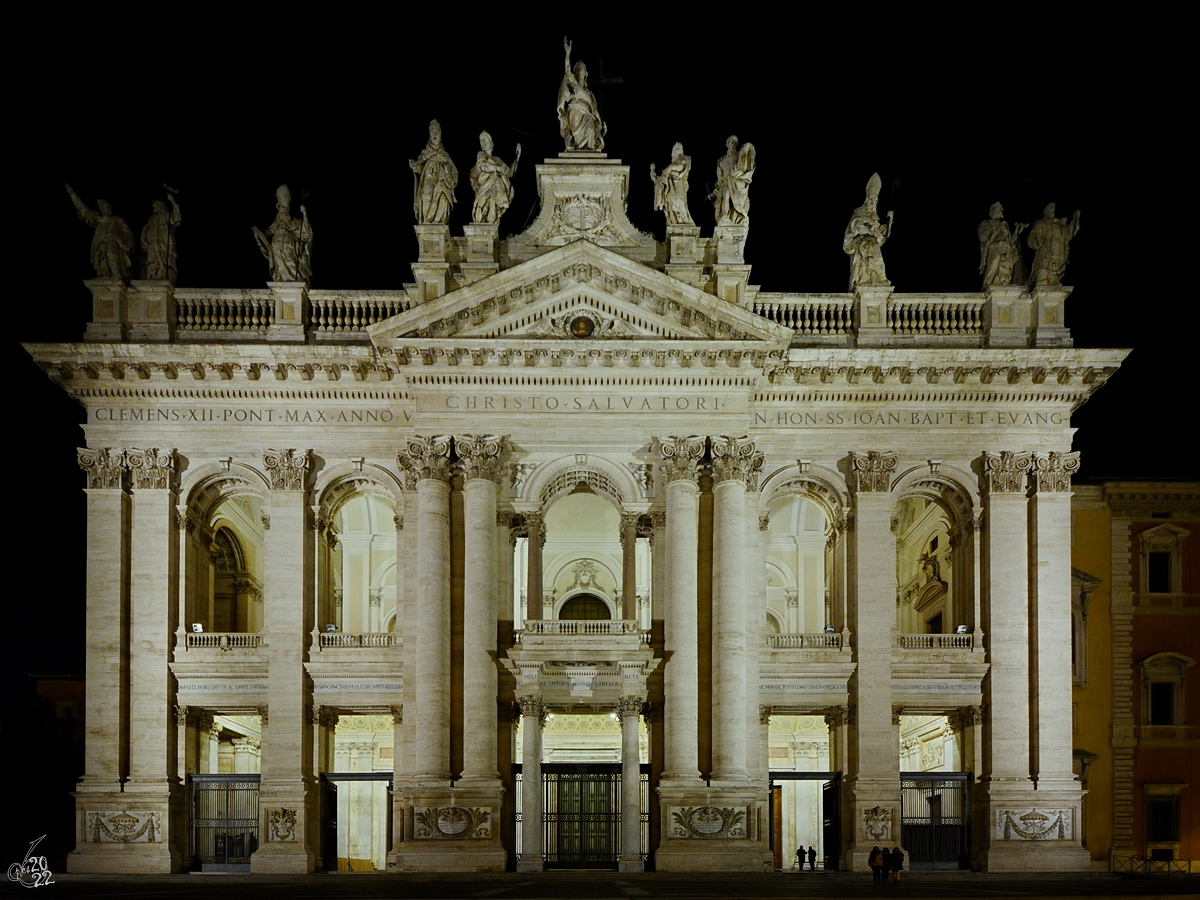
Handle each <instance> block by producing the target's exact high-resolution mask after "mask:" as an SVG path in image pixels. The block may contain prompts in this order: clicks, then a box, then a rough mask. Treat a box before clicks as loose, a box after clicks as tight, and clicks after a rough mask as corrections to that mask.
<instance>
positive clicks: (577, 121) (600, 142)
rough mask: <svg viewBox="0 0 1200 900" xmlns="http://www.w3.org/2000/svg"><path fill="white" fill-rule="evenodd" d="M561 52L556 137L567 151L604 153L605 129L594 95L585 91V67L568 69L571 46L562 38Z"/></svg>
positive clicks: (580, 65)
mask: <svg viewBox="0 0 1200 900" xmlns="http://www.w3.org/2000/svg"><path fill="white" fill-rule="evenodd" d="M563 50H564V51H566V60H565V62H564V63H563V69H564V71H563V80H562V83H561V84H559V86H558V133H559V134H561V135H562V137H563V140H565V141H566V142H567V149H568V150H596V151H600V150H603V149H604V134H605V132H607V131H608V126H607V125H605V124H604V123H603V122H601V121H600V110H599V108H598V107H597V106H596V95H595V94H593V93H592V92H591V91H590V90H589V89H588V74H587V66H585V65H584V64H583V62H582V60H581V61H579V62H577V63H575V68H574V70H572V69H571V42H570V41H569V40H568V39H567V38H563Z"/></svg>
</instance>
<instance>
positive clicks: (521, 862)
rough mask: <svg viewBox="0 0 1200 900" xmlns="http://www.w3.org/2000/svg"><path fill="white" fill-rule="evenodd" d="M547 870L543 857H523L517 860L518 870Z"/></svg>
mask: <svg viewBox="0 0 1200 900" xmlns="http://www.w3.org/2000/svg"><path fill="white" fill-rule="evenodd" d="M545 870H546V861H545V860H544V859H543V858H542V857H540V856H539V857H537V858H536V859H528V858H526V857H524V856H523V857H521V858H520V859H518V860H517V871H518V872H544V871H545Z"/></svg>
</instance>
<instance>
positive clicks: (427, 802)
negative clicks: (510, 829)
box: [388, 778, 541, 873]
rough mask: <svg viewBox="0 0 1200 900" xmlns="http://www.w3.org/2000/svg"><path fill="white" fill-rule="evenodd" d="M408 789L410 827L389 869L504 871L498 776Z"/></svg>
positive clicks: (505, 859)
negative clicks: (451, 784)
mask: <svg viewBox="0 0 1200 900" xmlns="http://www.w3.org/2000/svg"><path fill="white" fill-rule="evenodd" d="M404 793H405V797H404V809H403V817H404V824H405V828H404V829H403V833H402V834H401V839H400V840H399V841H398V842H397V844H396V846H395V847H394V848H393V849H392V851H391V852H390V853H388V871H389V872H397V873H400V872H450V871H453V872H503V871H505V869H506V868H507V866H508V852H507V851H506V850H505V849H504V846H503V844H501V842H500V824H501V822H500V819H501V816H502V815H503V808H504V807H503V803H504V785H503V784H502V783H501V782H500V779H499V778H495V779H492V778H478V779H472V781H471V783H468V784H464V783H463V782H462V781H460V782H458V783H457V784H455V785H454V786H453V787H451V786H449V785H438V786H433V785H415V784H414V785H409V786H408V787H407V788H405V791H404ZM397 830H398V831H399V829H397ZM537 871H539V872H540V871H541V862H540V861H539V862H538V869H537Z"/></svg>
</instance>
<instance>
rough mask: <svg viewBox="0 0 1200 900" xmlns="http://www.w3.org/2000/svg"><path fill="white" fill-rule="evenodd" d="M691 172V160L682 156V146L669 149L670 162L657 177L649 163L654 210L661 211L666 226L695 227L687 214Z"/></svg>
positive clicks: (689, 214)
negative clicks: (689, 175)
mask: <svg viewBox="0 0 1200 900" xmlns="http://www.w3.org/2000/svg"><path fill="white" fill-rule="evenodd" d="M691 171H692V158H691V157H690V156H684V153H683V144H678V143H677V144H676V145H675V146H674V147H672V148H671V161H670V162H669V163H668V164H667V165H666V166H665V167H664V168H663V170H662V174H661V175H659V174H658V171H657V169H655V167H654V163H650V180H651V181H653V182H654V208H655V209H656V210H659V209H661V210H662V211H663V214H664V215H665V216H666V217H667V224H668V225H695V224H696V223H695V222H693V221H692V215H691V213H689V212H688V205H687V192H688V174H689V173H690V172H691Z"/></svg>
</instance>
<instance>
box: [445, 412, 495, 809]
mask: <svg viewBox="0 0 1200 900" xmlns="http://www.w3.org/2000/svg"><path fill="white" fill-rule="evenodd" d="M505 443H506V442H505V440H504V438H502V437H496V436H494V435H462V436H459V437H456V438H455V439H454V446H455V449H456V450H457V451H458V458H459V461H460V464H461V465H462V472H463V519H464V532H465V534H464V538H465V539H464V548H463V556H464V566H463V579H464V583H463V770H462V780H461V781H460V782H459V785H460V786H463V787H466V786H473V783H475V782H480V783H481V784H480V787H486V788H487V789H488V790H490V791H492V792H495V793H496V802H497V804H498V803H499V799H500V794H499V791H500V773H499V771H498V770H497V768H496V739H497V732H496V685H497V675H496V662H495V656H496V599H497V598H496V583H497V574H496V570H497V566H496V499H497V492H498V487H499V481H500V463H501V457H502V455H503V453H504V450H505ZM497 808H498V807H497Z"/></svg>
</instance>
